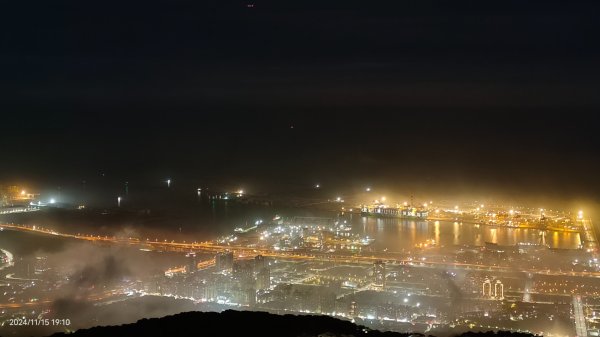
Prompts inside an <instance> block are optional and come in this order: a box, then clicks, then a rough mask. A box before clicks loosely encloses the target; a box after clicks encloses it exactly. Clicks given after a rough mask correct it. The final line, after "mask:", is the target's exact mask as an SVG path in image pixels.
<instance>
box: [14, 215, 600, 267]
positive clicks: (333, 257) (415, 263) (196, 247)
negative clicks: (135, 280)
mask: <svg viewBox="0 0 600 337" xmlns="http://www.w3.org/2000/svg"><path fill="white" fill-rule="evenodd" d="M2 228H3V229H10V230H16V231H23V232H32V233H38V234H45V235H52V236H58V237H63V238H70V239H77V240H84V241H89V242H97V243H109V244H122V245H128V246H140V247H142V248H144V249H148V248H149V247H150V248H152V249H154V250H157V251H175V252H190V251H194V252H211V253H216V252H222V251H232V252H233V253H234V254H235V255H236V256H244V255H252V256H255V255H263V256H268V257H273V258H278V259H283V260H315V261H336V262H340V263H341V262H344V263H355V264H360V263H369V264H371V263H373V262H375V261H379V260H381V261H384V262H386V263H389V264H391V265H404V266H410V267H424V268H439V269H464V270H480V271H494V272H523V273H531V274H539V275H549V276H577V277H594V278H598V277H600V272H592V271H562V270H549V269H543V270H539V269H516V268H514V267H508V266H495V265H484V264H473V263H461V262H441V261H427V260H415V259H412V258H400V257H398V256H397V255H398V254H399V253H394V252H386V253H381V252H378V253H373V254H370V255H369V256H366V255H356V254H354V255H350V254H346V255H345V254H340V253H337V254H334V253H324V252H311V253H310V254H299V253H298V252H290V251H275V250H272V249H268V248H255V247H244V246H231V245H218V244H214V243H195V242H194V243H185V242H175V241H166V240H165V241H151V240H145V241H142V240H139V239H136V238H116V237H108V236H99V235H97V236H93V235H75V234H68V233H59V232H56V231H53V230H50V229H45V228H38V227H37V226H35V228H34V227H28V226H22V225H14V224H3V225H2Z"/></svg>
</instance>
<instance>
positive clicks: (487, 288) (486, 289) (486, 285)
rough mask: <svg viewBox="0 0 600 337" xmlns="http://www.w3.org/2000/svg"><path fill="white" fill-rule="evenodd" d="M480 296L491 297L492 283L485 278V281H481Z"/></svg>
mask: <svg viewBox="0 0 600 337" xmlns="http://www.w3.org/2000/svg"><path fill="white" fill-rule="evenodd" d="M481 295H482V296H483V297H492V281H490V280H489V279H487V278H486V279H485V281H483V286H482V289H481Z"/></svg>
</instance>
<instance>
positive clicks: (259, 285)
mask: <svg viewBox="0 0 600 337" xmlns="http://www.w3.org/2000/svg"><path fill="white" fill-rule="evenodd" d="M269 288H271V271H270V270H269V268H262V269H260V270H259V271H258V273H256V289H258V290H265V289H269Z"/></svg>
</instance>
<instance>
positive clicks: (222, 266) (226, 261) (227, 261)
mask: <svg viewBox="0 0 600 337" xmlns="http://www.w3.org/2000/svg"><path fill="white" fill-rule="evenodd" d="M215 266H216V267H217V270H218V271H225V270H229V271H231V269H232V268H233V253H232V252H223V253H219V254H217V255H216V256H215Z"/></svg>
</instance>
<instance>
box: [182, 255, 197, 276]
mask: <svg viewBox="0 0 600 337" xmlns="http://www.w3.org/2000/svg"><path fill="white" fill-rule="evenodd" d="M185 257H186V259H187V265H186V267H185V272H186V273H188V274H191V273H194V272H196V270H197V269H198V259H197V258H196V253H187V254H186V255H185Z"/></svg>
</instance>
